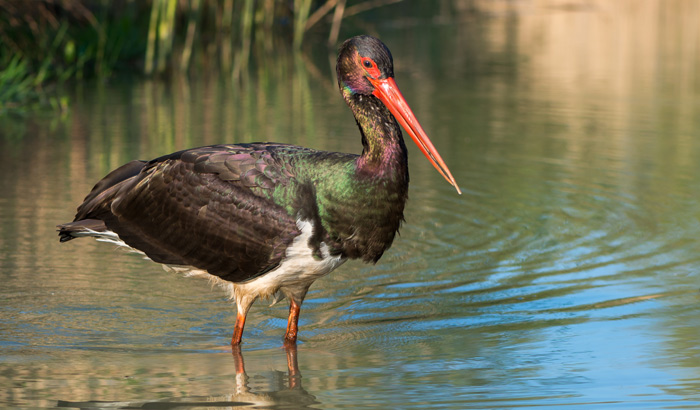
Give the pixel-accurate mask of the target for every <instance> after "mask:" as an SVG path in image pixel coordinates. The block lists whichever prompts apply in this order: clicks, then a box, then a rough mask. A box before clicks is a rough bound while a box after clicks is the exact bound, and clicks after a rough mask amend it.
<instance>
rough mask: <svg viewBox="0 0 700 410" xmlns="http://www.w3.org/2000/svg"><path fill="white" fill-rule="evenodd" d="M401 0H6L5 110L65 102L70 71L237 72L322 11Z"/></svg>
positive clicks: (1, 27)
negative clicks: (63, 90)
mask: <svg viewBox="0 0 700 410" xmlns="http://www.w3.org/2000/svg"><path fill="white" fill-rule="evenodd" d="M400 1H401V0H357V1H350V2H347V3H351V4H346V0H240V1H234V0H147V1H144V0H113V1H110V0H32V1H27V0H0V67H2V71H1V72H0V116H2V115H6V114H8V113H11V114H19V115H21V114H22V113H24V112H26V111H28V110H32V109H33V108H36V107H47V106H48V107H52V108H55V109H59V110H63V109H65V108H66V106H67V102H66V101H65V97H59V94H60V93H59V92H57V91H56V90H57V88H59V87H60V85H61V84H62V83H64V82H66V81H68V80H74V79H77V80H80V79H84V78H107V77H109V76H111V75H113V74H114V73H142V74H144V75H151V76H167V75H171V74H173V73H175V72H177V73H188V72H191V71H193V70H199V69H215V70H216V71H218V73H219V74H224V75H230V76H231V78H234V79H236V78H238V77H239V76H240V74H241V72H242V70H244V69H245V68H246V67H247V65H248V61H249V58H250V56H251V53H258V54H264V53H270V52H272V51H273V50H275V49H279V48H280V47H285V48H292V49H299V48H300V47H301V46H302V44H303V41H304V37H305V33H306V32H307V31H308V30H309V29H310V28H312V27H314V26H316V27H318V26H319V25H317V23H318V22H319V21H326V22H327V24H326V26H324V29H326V30H328V32H329V35H328V43H329V44H331V45H335V43H336V41H337V37H338V33H339V27H340V23H341V21H342V19H343V18H344V17H347V16H350V15H353V14H358V13H361V12H364V11H367V10H371V9H373V8H376V7H380V6H384V5H387V4H391V3H397V2H400Z"/></svg>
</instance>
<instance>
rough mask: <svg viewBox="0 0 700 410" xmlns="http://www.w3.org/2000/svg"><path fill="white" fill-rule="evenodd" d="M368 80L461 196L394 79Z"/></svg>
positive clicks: (450, 174) (419, 146)
mask: <svg viewBox="0 0 700 410" xmlns="http://www.w3.org/2000/svg"><path fill="white" fill-rule="evenodd" d="M368 79H369V81H370V82H371V83H372V85H374V92H373V93H372V94H374V96H375V97H377V98H379V99H380V100H382V102H383V103H384V105H386V106H387V108H389V111H391V113H392V114H394V117H396V119H397V120H398V121H399V124H401V126H402V127H403V128H404V129H405V130H406V132H408V134H409V135H410V136H411V138H413V141H414V142H415V143H416V145H418V148H420V150H421V151H422V152H423V155H425V156H426V158H428V160H430V163H431V164H433V166H434V167H435V169H437V170H438V172H439V173H440V174H441V175H442V176H443V177H445V179H446V180H447V182H449V183H450V185H452V186H453V187H455V189H456V190H457V193H458V194H460V195H461V194H462V191H460V190H459V187H458V186H457V182H456V181H455V179H454V177H453V176H452V173H450V170H449V168H447V165H445V161H443V160H442V158H441V157H440V154H439V153H438V152H437V149H435V147H434V146H433V143H432V142H430V138H428V135H427V134H426V133H425V131H423V127H421V126H420V124H419V123H418V120H417V119H416V116H415V115H413V111H411V108H410V107H409V106H408V103H407V102H406V100H405V99H404V98H403V95H401V91H399V87H398V86H397V85H396V82H395V81H394V79H393V78H386V79H379V80H375V79H372V78H368Z"/></svg>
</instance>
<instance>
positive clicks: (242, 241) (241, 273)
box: [76, 144, 300, 282]
mask: <svg viewBox="0 0 700 410" xmlns="http://www.w3.org/2000/svg"><path fill="white" fill-rule="evenodd" d="M279 147H284V146H280V145H273V144H244V145H218V146H210V147H202V148H195V149H191V150H186V151H180V152H177V153H174V154H170V155H167V156H164V157H160V158H157V159H155V160H152V161H150V162H147V163H141V168H140V170H139V172H138V173H137V174H135V175H134V171H135V167H136V166H137V165H136V164H134V163H130V164H133V165H131V166H129V165H128V164H127V165H125V167H128V168H127V169H125V170H123V171H124V172H120V171H119V169H118V170H115V171H113V172H112V173H111V174H110V175H108V176H107V177H106V178H105V179H107V178H111V180H109V181H105V180H103V181H100V182H99V183H98V184H97V185H96V186H95V188H94V189H93V192H91V193H90V194H89V195H88V197H87V198H86V201H85V202H84V203H83V205H81V207H80V208H79V211H78V216H77V217H76V219H91V218H92V219H100V220H103V221H104V222H105V224H106V226H107V228H108V229H109V230H112V231H114V232H116V233H117V234H118V235H119V237H120V238H121V239H122V240H123V241H124V242H126V243H127V244H128V245H130V246H132V247H134V248H136V249H139V250H141V251H143V252H145V253H146V255H148V256H149V257H150V258H151V259H153V260H154V261H156V262H161V263H167V264H177V265H191V266H195V267H197V268H200V269H205V270H207V271H208V272H209V273H211V274H213V275H216V276H219V277H221V278H223V279H225V280H229V281H233V282H240V281H245V280H248V279H251V278H254V277H256V276H259V275H261V274H263V273H265V272H267V271H269V270H271V269H274V268H275V267H276V266H278V265H279V264H280V262H281V261H282V259H283V258H284V256H285V251H286V248H287V247H288V246H289V245H291V243H292V241H293V240H294V238H295V237H296V236H298V235H299V234H300V230H299V228H298V226H297V224H296V215H292V214H291V212H290V211H289V210H288V209H285V207H283V206H280V205H279V204H276V203H275V202H274V201H273V200H272V199H271V198H272V196H273V195H272V190H274V189H275V188H276V187H280V186H281V187H286V186H289V185H294V184H295V182H294V181H295V175H294V172H293V168H292V167H291V166H290V165H289V163H288V162H287V161H282V160H280V159H279V158H277V156H276V155H275V149H276V148H279ZM120 169H121V168H120Z"/></svg>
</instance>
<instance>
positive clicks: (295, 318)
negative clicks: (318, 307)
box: [284, 299, 301, 344]
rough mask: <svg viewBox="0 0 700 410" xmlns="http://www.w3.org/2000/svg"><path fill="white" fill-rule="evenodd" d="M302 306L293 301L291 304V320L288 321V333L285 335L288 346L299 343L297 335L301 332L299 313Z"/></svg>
mask: <svg viewBox="0 0 700 410" xmlns="http://www.w3.org/2000/svg"><path fill="white" fill-rule="evenodd" d="M300 310H301V305H300V304H297V303H296V302H295V301H294V300H293V299H292V301H291V303H290V304H289V319H288V320H287V333H286V334H285V335H284V342H285V343H286V344H295V343H296V342H297V333H298V332H299V311H300Z"/></svg>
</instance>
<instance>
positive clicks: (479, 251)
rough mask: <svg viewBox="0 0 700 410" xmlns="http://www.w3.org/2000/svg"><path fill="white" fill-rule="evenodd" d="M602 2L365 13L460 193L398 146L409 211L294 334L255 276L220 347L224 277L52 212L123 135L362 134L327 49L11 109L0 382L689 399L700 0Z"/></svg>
mask: <svg viewBox="0 0 700 410" xmlns="http://www.w3.org/2000/svg"><path fill="white" fill-rule="evenodd" d="M592 4H594V5H595V7H591V8H589V7H582V8H577V7H573V6H572V7H568V6H567V7H561V8H556V7H552V8H548V7H544V6H542V7H539V8H538V7H534V8H533V9H527V10H523V9H518V8H515V9H513V10H505V11H504V10H501V9H500V8H498V7H494V8H493V9H489V10H487V12H485V13H483V14H473V13H471V12H468V11H465V12H464V13H463V14H458V15H449V16H439V17H436V18H430V19H427V18H415V17H414V18H413V19H407V20H406V24H403V25H390V24H381V23H377V26H376V29H377V30H378V32H379V34H380V35H381V37H382V38H383V39H384V41H385V42H386V43H387V44H388V45H389V47H390V48H391V50H392V53H393V55H394V60H395V63H396V76H397V82H398V84H399V86H400V87H401V89H402V91H403V93H404V95H405V96H406V98H407V99H408V101H409V103H410V104H411V105H412V108H413V110H414V112H415V113H416V116H417V117H418V119H419V120H420V121H421V123H422V125H423V127H424V128H425V129H426V130H427V132H428V133H429V135H430V136H431V138H432V140H433V142H434V143H435V145H436V146H437V147H438V149H439V150H440V152H441V154H442V156H443V158H444V159H445V161H446V163H447V164H448V165H449V166H450V169H451V170H452V171H453V174H454V175H455V178H456V179H457V181H458V182H459V183H460V185H461V187H462V189H463V191H464V195H462V196H458V195H457V194H456V193H455V192H454V190H453V189H452V188H451V187H450V186H449V185H448V184H447V183H446V182H445V181H444V180H442V178H441V177H440V175H439V174H438V173H437V172H435V170H434V169H433V168H432V167H431V166H430V164H429V163H428V162H427V161H425V160H424V159H423V158H422V156H421V155H420V152H419V151H418V150H417V149H415V147H410V150H411V155H410V160H411V190H410V201H409V204H408V207H407V210H406V219H407V222H406V224H405V225H404V227H403V228H402V230H401V235H400V236H399V237H397V240H396V241H395V244H394V246H393V247H392V249H391V250H390V251H388V252H387V253H386V254H385V256H384V257H383V258H382V260H381V261H380V262H379V263H378V264H377V265H375V266H369V265H363V264H361V263H357V262H356V263H352V262H351V263H347V264H345V265H344V266H342V267H341V268H339V269H338V270H337V271H335V272H333V273H332V274H331V275H329V276H327V277H325V278H323V279H321V280H319V281H317V282H316V283H315V284H314V286H313V287H312V288H311V291H310V293H309V295H308V297H307V299H306V301H305V303H304V306H303V309H302V315H301V321H300V325H301V333H300V341H299V345H298V349H297V350H296V351H291V350H285V349H283V348H282V343H281V337H282V335H283V333H284V327H285V324H286V315H287V307H286V305H285V304H284V303H280V304H278V305H276V306H274V307H268V306H267V304H266V303H264V302H257V303H256V304H255V305H254V306H253V308H252V310H251V312H250V314H249V317H248V318H249V320H248V323H247V327H246V332H245V334H244V345H243V348H242V352H241V356H239V355H238V354H236V352H233V353H234V354H233V355H232V352H231V349H230V347H229V346H228V343H229V341H230V335H231V331H232V329H233V324H234V320H235V313H234V310H235V309H234V307H233V306H232V305H231V304H230V303H229V302H228V301H226V300H225V298H224V294H223V293H222V292H221V291H220V290H218V289H216V288H215V289H213V290H212V289H211V286H210V285H209V284H208V283H207V282H205V281H200V280H196V279H188V278H182V277H179V276H177V275H174V274H170V273H167V272H165V271H163V270H162V269H161V268H160V267H159V266H157V265H155V264H153V263H151V262H148V261H144V260H142V259H141V258H140V257H139V256H137V255H133V254H126V253H125V252H123V251H121V250H115V249H114V246H112V245H109V244H103V243H96V242H93V241H87V240H81V241H72V242H70V243H66V244H59V242H58V238H57V236H56V234H55V231H54V226H55V225H56V224H57V223H61V222H66V221H69V220H71V219H72V217H73V212H74V209H75V207H76V206H77V205H78V204H79V203H80V201H81V200H82V198H83V197H84V196H85V194H86V193H87V192H88V191H89V189H90V188H91V186H92V185H93V184H94V183H95V182H96V181H97V180H98V179H99V178H100V177H102V176H103V175H104V174H105V173H107V172H108V171H109V170H111V169H113V168H115V167H117V166H119V165H121V164H122V163H124V162H127V161H129V160H131V159H134V158H140V159H149V158H153V157H156V156H159V155H162V154H165V153H169V152H172V151H175V150H178V149H183V148H187V147H191V146H197V145H204V144H213V143H221V142H248V141H257V140H269V141H278V142H287V143H294V144H299V145H305V146H310V147H314V148H319V149H327V150H338V151H346V152H359V151H360V149H361V147H360V141H359V135H358V132H357V129H356V126H355V124H354V121H353V119H352V117H351V114H350V112H349V110H348V109H347V107H345V106H344V104H343V102H342V100H341V99H340V98H339V96H338V93H337V90H336V86H335V78H334V76H333V67H332V66H331V65H329V61H330V60H329V57H328V56H327V55H325V54H324V52H323V51H320V52H319V51H318V50H313V53H310V55H306V56H303V57H299V56H297V57H295V56H293V55H287V54H284V55H281V56H280V57H279V60H277V61H276V64H275V66H274V67H259V68H257V69H254V70H253V71H252V72H251V73H249V77H247V78H245V79H244V82H243V86H240V85H238V84H236V83H232V82H230V81H227V80H225V79H209V80H199V79H192V80H190V81H186V80H176V81H174V82H173V83H172V84H165V83H160V82H150V81H135V82H134V81H126V80H124V81H114V82H112V83H109V84H86V85H85V86H83V87H82V88H78V89H76V90H75V92H74V93H73V94H72V96H71V101H72V104H71V107H70V111H69V112H68V113H66V114H64V115H63V116H62V117H60V118H59V117H58V116H53V115H52V116H48V115H37V116H35V117H31V118H29V119H26V120H13V122H11V123H9V122H8V120H5V121H4V123H3V129H0V133H2V138H0V175H1V176H0V192H2V193H3V194H2V196H1V197H0V278H2V282H1V283H2V285H0V329H1V334H2V336H0V406H1V407H8V408H51V407H83V408H94V407H132V408H133V407H151V408H173V407H236V406H241V407H256V406H257V407H256V408H258V407H266V408H304V407H308V408H357V407H361V408H362V407H375V408H426V407H427V408H460V409H464V408H473V409H491V408H493V409H504V408H523V407H536V406H548V407H554V408H560V407H561V408H571V407H578V408H586V409H620V408H629V409H640V408H653V409H670V408H674V409H679V408H697V407H698V406H700V348H699V347H698V343H697V340H698V336H699V335H700V333H698V325H699V324H700V310H699V309H698V306H699V302H700V285H699V283H700V282H699V279H700V276H699V271H700V252H699V251H700V243H699V242H698V239H697V238H698V232H700V204H698V201H697V198H698V197H699V194H700V183H699V182H698V175H700V161H698V160H697V158H699V157H700V77H699V76H698V74H697V73H699V72H700V49H699V48H698V47H700V28H699V25H698V23H697V19H696V18H695V17H693V16H697V13H698V12H699V11H700V9H699V8H698V7H697V4H696V3H695V2H690V1H671V2H666V3H664V2H660V1H657V2H654V1H649V2H645V3H643V5H642V6H636V7H631V6H630V5H631V4H633V2H624V1H623V2H619V3H614V4H620V6H614V5H612V3H592ZM637 4H639V3H637ZM662 4H665V5H666V6H663V8H662V6H661V5H662ZM348 30H350V29H349V28H348ZM347 34H348V35H351V34H355V33H350V32H348V33H347ZM331 58H332V57H331ZM409 144H410V143H409Z"/></svg>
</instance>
